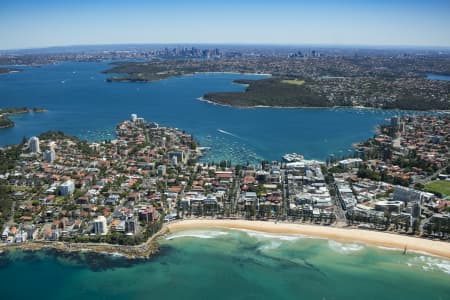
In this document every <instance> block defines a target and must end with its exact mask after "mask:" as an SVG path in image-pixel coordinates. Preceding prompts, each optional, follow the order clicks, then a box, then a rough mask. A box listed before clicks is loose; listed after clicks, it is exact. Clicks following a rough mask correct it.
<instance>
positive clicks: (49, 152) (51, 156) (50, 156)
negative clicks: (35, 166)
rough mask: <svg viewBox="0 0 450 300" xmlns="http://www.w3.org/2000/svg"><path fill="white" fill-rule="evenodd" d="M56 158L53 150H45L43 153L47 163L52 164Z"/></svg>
mask: <svg viewBox="0 0 450 300" xmlns="http://www.w3.org/2000/svg"><path fill="white" fill-rule="evenodd" d="M55 158H56V153H55V150H53V149H51V150H45V152H44V160H45V161H46V162H49V163H53V162H54V161H55Z"/></svg>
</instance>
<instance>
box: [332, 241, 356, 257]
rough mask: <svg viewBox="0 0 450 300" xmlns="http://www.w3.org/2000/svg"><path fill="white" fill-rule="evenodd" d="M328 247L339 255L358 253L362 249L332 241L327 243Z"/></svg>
mask: <svg viewBox="0 0 450 300" xmlns="http://www.w3.org/2000/svg"><path fill="white" fill-rule="evenodd" d="M328 246H329V247H330V249H331V250H333V251H335V252H338V253H341V254H350V253H353V252H358V251H361V250H363V249H364V246H363V245H359V244H343V243H339V242H336V241H333V240H329V241H328Z"/></svg>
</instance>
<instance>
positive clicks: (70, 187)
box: [59, 180, 75, 196]
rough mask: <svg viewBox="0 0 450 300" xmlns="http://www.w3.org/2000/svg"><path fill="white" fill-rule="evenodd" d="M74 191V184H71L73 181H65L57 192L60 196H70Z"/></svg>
mask: <svg viewBox="0 0 450 300" xmlns="http://www.w3.org/2000/svg"><path fill="white" fill-rule="evenodd" d="M74 191H75V183H74V182H73V180H67V181H66V182H64V183H63V184H61V185H60V186H59V192H60V193H61V196H67V195H72V194H73V192H74Z"/></svg>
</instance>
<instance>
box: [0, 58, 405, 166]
mask: <svg viewBox="0 0 450 300" xmlns="http://www.w3.org/2000/svg"><path fill="white" fill-rule="evenodd" d="M107 68H108V63H106V62H102V63H62V64H56V65H46V66H42V67H39V68H34V67H27V68H25V71H24V72H20V73H12V74H6V75H3V76H2V77H1V78H0V99H1V100H0V104H1V106H2V107H16V106H29V107H35V106H38V107H44V108H46V109H47V110H48V112H46V113H45V114H39V115H36V114H27V115H20V116H14V117H12V119H13V120H14V121H15V122H16V126H15V127H14V128H10V129H5V130H2V131H0V145H6V144H13V143H18V142H20V141H21V139H22V137H23V136H26V137H30V136H31V135H35V134H40V133H42V132H44V131H47V130H62V131H64V132H66V133H68V134H72V135H76V136H78V137H80V138H82V139H87V140H91V141H93V140H103V139H112V138H114V126H115V125H116V124H117V123H118V122H119V121H121V120H123V119H126V118H128V117H129V114H130V113H137V114H139V115H141V116H143V117H144V118H146V119H147V120H152V121H156V122H158V123H160V124H161V125H164V126H171V127H178V128H181V129H183V130H186V131H188V132H189V133H191V134H193V135H194V137H195V138H196V139H198V140H199V142H200V144H201V145H202V146H206V147H212V150H211V152H209V153H208V155H207V156H206V157H205V158H204V160H207V161H219V160H222V159H226V160H232V162H233V163H245V162H247V161H249V162H257V161H260V160H262V159H268V160H276V159H280V157H281V156H282V155H283V154H285V153H288V152H299V153H302V154H303V155H304V156H305V157H306V158H314V159H322V160H324V159H326V157H327V156H328V155H331V154H334V155H336V156H340V155H343V154H346V153H348V151H349V150H350V149H351V145H352V143H354V142H358V141H361V140H364V139H366V138H368V137H371V136H373V134H374V131H375V127H376V126H377V125H378V124H380V123H384V122H385V119H386V118H388V117H390V116H392V115H394V114H397V113H398V112H396V111H383V110H367V109H343V108H342V109H341V108H340V109H272V108H255V109H236V108H232V107H224V106H218V105H212V104H209V103H206V102H202V101H198V100H197V99H198V98H199V97H200V96H202V95H203V94H204V93H206V92H209V91H240V90H243V89H244V88H245V87H243V86H241V85H236V84H232V81H233V80H235V79H243V78H247V79H249V78H253V79H254V78H262V77H263V76H257V75H242V74H196V75H193V76H183V77H175V78H171V79H168V80H163V81H158V82H153V83H147V84H143V83H107V82H105V79H106V77H107V76H106V75H105V74H102V73H101V71H103V70H105V69H107Z"/></svg>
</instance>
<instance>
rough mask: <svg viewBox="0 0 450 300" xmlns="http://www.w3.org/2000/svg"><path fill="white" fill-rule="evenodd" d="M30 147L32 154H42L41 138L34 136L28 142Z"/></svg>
mask: <svg viewBox="0 0 450 300" xmlns="http://www.w3.org/2000/svg"><path fill="white" fill-rule="evenodd" d="M28 147H29V148H30V152H31V153H41V148H40V147H39V138H38V137H37V136H33V137H31V138H30V140H29V141H28Z"/></svg>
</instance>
